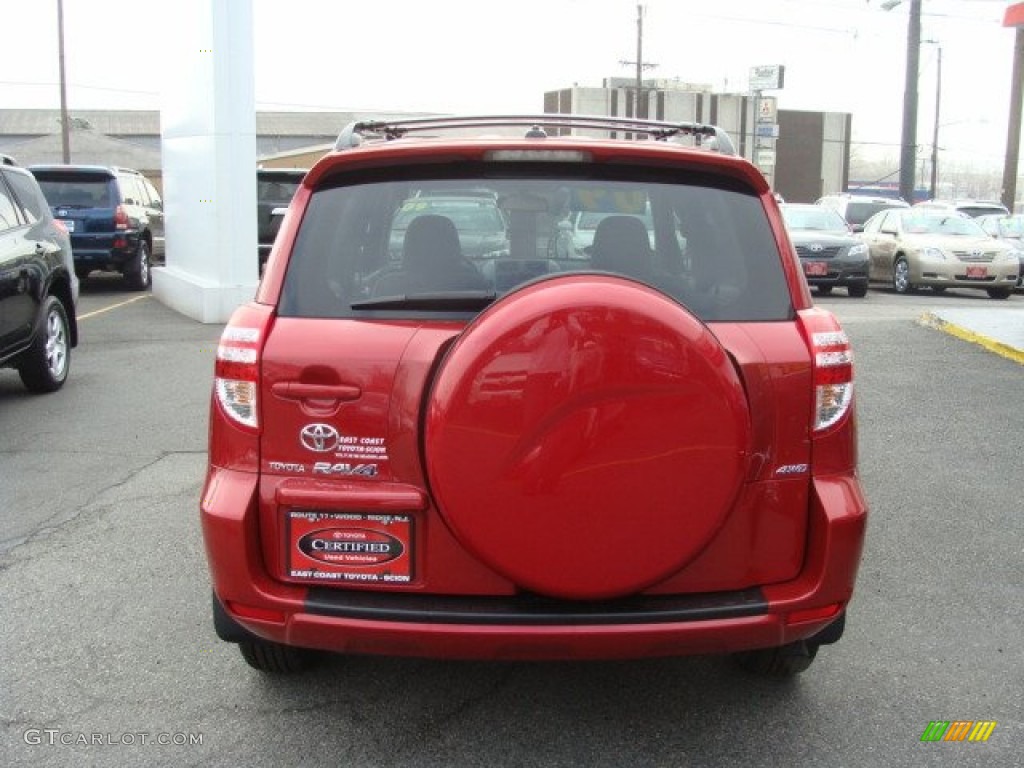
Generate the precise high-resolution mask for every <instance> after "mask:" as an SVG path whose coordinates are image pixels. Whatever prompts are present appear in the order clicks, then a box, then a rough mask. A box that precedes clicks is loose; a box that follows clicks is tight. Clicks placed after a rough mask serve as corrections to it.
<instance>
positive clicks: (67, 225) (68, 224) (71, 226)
mask: <svg viewBox="0 0 1024 768" xmlns="http://www.w3.org/2000/svg"><path fill="white" fill-rule="evenodd" d="M59 221H60V223H61V224H63V225H64V229H66V230H67V231H68V232H74V231H75V222H73V221H72V220H71V219H59Z"/></svg>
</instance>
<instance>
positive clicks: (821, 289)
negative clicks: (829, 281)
mask: <svg viewBox="0 0 1024 768" xmlns="http://www.w3.org/2000/svg"><path fill="white" fill-rule="evenodd" d="M818 293H819V294H821V295H822V296H828V295H829V294H830V293H832V286H831V285H819V286H818Z"/></svg>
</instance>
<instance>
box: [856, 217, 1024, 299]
mask: <svg viewBox="0 0 1024 768" xmlns="http://www.w3.org/2000/svg"><path fill="white" fill-rule="evenodd" d="M862 237H863V238H864V242H865V243H867V245H868V249H869V251H870V260H871V270H870V271H871V279H872V280H877V281H882V282H888V283H890V284H891V285H892V287H893V288H894V289H895V291H896V292H897V293H910V292H912V291H914V290H916V289H917V288H920V287H928V288H931V289H932V290H933V291H936V292H941V291H944V290H946V288H950V287H958V288H981V289H983V290H985V291H987V292H988V295H989V296H991V297H992V298H993V299H1005V298H1007V297H1008V296H1009V295H1010V292H1011V291H1012V290H1013V287H1014V286H1015V285H1016V284H1017V275H1018V270H1019V268H1020V267H1019V262H1018V259H1017V252H1016V250H1015V249H1014V248H1013V247H1012V246H1009V245H1007V244H1006V243H1002V242H999V241H998V240H994V239H993V238H991V237H989V236H988V235H987V234H985V231H984V230H982V228H981V227H980V226H979V225H978V223H977V221H975V220H974V219H972V218H970V217H969V216H967V215H965V214H962V213H956V212H952V211H937V210H931V209H927V208H918V207H914V208H909V209H895V210H891V211H883V212H882V213H878V214H875V215H874V216H873V217H871V218H870V219H869V220H868V222H867V223H866V224H865V225H864V232H863V234H862Z"/></svg>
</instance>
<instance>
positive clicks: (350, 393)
mask: <svg viewBox="0 0 1024 768" xmlns="http://www.w3.org/2000/svg"><path fill="white" fill-rule="evenodd" d="M270 390H271V391H272V392H273V393H274V394H275V395H277V396H278V397H280V398H281V399H282V400H342V401H344V400H358V399H359V398H360V397H361V396H362V394H363V391H362V390H361V389H360V388H359V387H356V386H353V385H351V384H303V383H302V382H301V381H279V382H277V383H275V384H274V385H273V386H272V387H271V388H270Z"/></svg>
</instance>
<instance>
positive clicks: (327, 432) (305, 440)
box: [299, 424, 341, 453]
mask: <svg viewBox="0 0 1024 768" xmlns="http://www.w3.org/2000/svg"><path fill="white" fill-rule="evenodd" d="M340 437H341V435H339V434H338V430H336V429H335V428H334V427H332V426H331V425H330V424H307V425H306V426H304V427H303V428H302V431H301V432H299V440H300V441H301V442H302V445H303V446H304V447H306V448H308V449H309V450H311V451H315V452H316V453H327V452H328V451H333V450H334V449H335V448H337V447H338V440H339V439H340Z"/></svg>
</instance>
